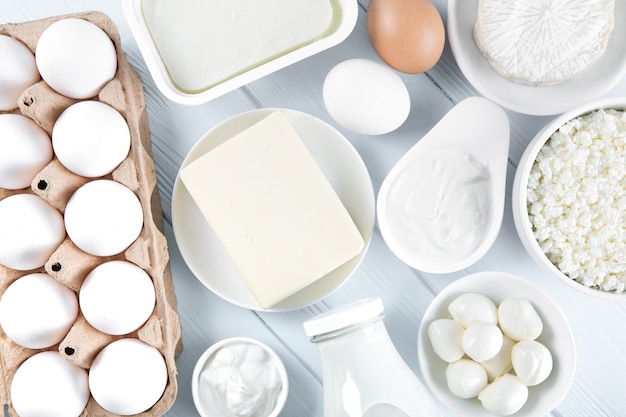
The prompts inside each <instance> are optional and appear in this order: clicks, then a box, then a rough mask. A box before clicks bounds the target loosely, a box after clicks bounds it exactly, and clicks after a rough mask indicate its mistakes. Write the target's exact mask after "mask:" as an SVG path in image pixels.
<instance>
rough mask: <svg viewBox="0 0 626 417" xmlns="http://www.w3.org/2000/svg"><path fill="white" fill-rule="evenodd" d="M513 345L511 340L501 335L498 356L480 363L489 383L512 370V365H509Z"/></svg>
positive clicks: (513, 342)
mask: <svg viewBox="0 0 626 417" xmlns="http://www.w3.org/2000/svg"><path fill="white" fill-rule="evenodd" d="M513 345H515V341H514V340H513V339H511V338H510V337H508V336H507V335H502V348H501V349H500V351H499V352H498V354H497V355H496V356H494V357H493V358H491V359H489V360H486V361H483V362H481V363H480V364H481V365H482V366H483V368H485V370H486V371H487V376H488V377H489V381H493V380H494V379H496V378H497V377H499V376H500V375H503V374H505V373H507V372H509V371H510V370H511V369H512V368H513V364H512V363H511V350H512V349H513Z"/></svg>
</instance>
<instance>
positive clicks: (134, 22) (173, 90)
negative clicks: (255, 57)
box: [122, 0, 358, 105]
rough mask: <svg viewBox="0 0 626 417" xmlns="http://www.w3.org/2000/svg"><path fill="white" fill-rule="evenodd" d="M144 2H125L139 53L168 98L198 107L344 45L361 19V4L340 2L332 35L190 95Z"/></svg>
mask: <svg viewBox="0 0 626 417" xmlns="http://www.w3.org/2000/svg"><path fill="white" fill-rule="evenodd" d="M142 2H143V1H142V0H125V1H123V2H122V4H123V8H124V15H125V17H126V20H127V21H128V24H129V26H130V29H131V32H132V34H133V37H134V38H135V41H136V42H137V45H138V46H139V50H140V51H141V54H142V55H143V58H144V60H145V62H146V65H147V67H148V70H149V71H150V74H151V75H152V78H153V79H154V82H155V83H156V86H157V88H158V89H159V90H160V91H161V93H162V94H163V95H164V96H165V97H167V98H168V99H170V100H172V101H174V102H177V103H181V104H187V105H198V104H202V103H206V102H209V101H211V100H213V99H215V98H217V97H220V96H222V95H224V94H226V93H228V92H230V91H233V90H235V89H237V88H239V87H242V86H244V85H246V84H248V83H250V82H252V81H255V80H258V79H259V78H262V77H264V76H266V75H269V74H271V73H273V72H276V71H278V70H279V69H282V68H285V67H287V66H289V65H292V64H294V63H296V62H298V61H301V60H303V59H305V58H308V57H310V56H312V55H315V54H317V53H319V52H322V51H324V50H326V49H328V48H331V47H333V46H335V45H337V44H339V43H341V42H342V41H344V40H345V39H346V38H347V37H348V35H350V33H351V32H352V30H353V29H354V26H355V24H356V20H357V16H358V4H357V2H356V0H338V4H339V6H338V9H339V10H335V13H336V16H338V19H339V22H338V23H337V24H336V25H335V24H334V25H335V28H334V30H333V31H332V32H331V33H329V34H327V35H326V36H324V37H322V38H321V39H318V40H315V41H313V42H312V43H308V44H306V45H304V46H301V47H299V48H296V49H294V50H291V51H289V52H287V53H285V54H283V55H279V56H277V57H274V58H271V59H269V60H268V61H266V62H263V63H261V64H260V65H257V66H254V67H252V68H250V69H248V70H246V71H244V72H242V73H238V74H236V75H235V74H233V76H232V77H230V78H228V79H226V80H225V81H223V82H220V83H218V84H216V85H214V86H212V87H210V88H207V89H204V90H201V91H198V92H193V93H190V92H186V91H185V90H183V89H181V88H179V87H178V86H177V85H176V83H175V82H174V81H173V80H172V77H171V76H170V74H169V72H168V70H167V67H166V65H165V63H164V62H163V59H162V58H161V55H160V54H159V50H158V48H157V45H156V44H155V42H154V41H153V38H152V36H151V35H150V31H149V29H148V25H147V23H146V19H145V17H144V14H143V11H142ZM335 18H337V17H335Z"/></svg>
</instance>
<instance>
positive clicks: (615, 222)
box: [527, 109, 626, 292]
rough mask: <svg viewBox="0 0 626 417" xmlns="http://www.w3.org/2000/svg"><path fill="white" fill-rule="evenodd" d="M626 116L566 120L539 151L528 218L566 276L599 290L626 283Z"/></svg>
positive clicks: (609, 112)
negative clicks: (624, 231) (624, 229)
mask: <svg viewBox="0 0 626 417" xmlns="http://www.w3.org/2000/svg"><path fill="white" fill-rule="evenodd" d="M625 137H626V112H624V111H623V110H613V109H604V110H597V111H594V112H591V113H589V114H586V115H583V116H580V117H577V118H575V119H574V120H570V121H569V122H567V123H565V124H564V125H563V126H561V127H560V128H559V129H558V130H557V131H556V132H554V133H553V134H552V136H551V137H550V139H549V140H548V141H547V142H546V143H545V144H544V145H543V147H542V149H541V150H540V151H539V153H538V154H537V157H536V160H535V162H534V164H533V166H532V168H531V171H530V174H529V177H528V188H527V203H528V204H527V207H528V219H529V221H530V223H531V224H532V226H533V231H534V235H535V238H536V239H537V242H538V243H539V246H540V247H541V249H542V250H543V252H544V253H545V254H546V256H547V257H548V258H549V259H550V261H551V262H552V263H553V264H554V265H555V266H557V267H558V269H559V270H560V271H561V272H563V273H564V274H565V275H567V276H569V277H570V278H571V279H573V280H575V281H578V282H580V283H581V284H583V285H585V286H588V287H593V288H599V289H601V290H604V291H614V292H623V291H624V287H625V285H626V251H625V250H624V248H625V247H626V237H625V235H624V233H623V227H624V224H626V186H625V184H626V168H625V167H626V165H625V164H624V160H625V158H626V150H625V149H626V148H625V147H624V141H625V139H624V138H625Z"/></svg>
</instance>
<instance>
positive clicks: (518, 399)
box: [478, 374, 528, 416]
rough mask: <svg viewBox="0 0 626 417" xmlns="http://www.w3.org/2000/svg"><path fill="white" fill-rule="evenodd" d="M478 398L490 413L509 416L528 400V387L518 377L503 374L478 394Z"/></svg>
mask: <svg viewBox="0 0 626 417" xmlns="http://www.w3.org/2000/svg"><path fill="white" fill-rule="evenodd" d="M478 400H479V401H480V402H481V403H482V405H483V407H485V408H486V409H487V410H488V411H490V412H491V413H493V414H495V415H498V416H510V415H511V414H515V413H517V412H518V411H519V410H521V409H522V407H523V406H524V404H526V401H527V400H528V387H527V386H526V385H524V383H523V382H522V381H520V379H519V378H518V377H516V376H515V375H512V374H504V375H502V376H500V377H498V378H496V379H495V381H493V382H492V383H490V384H489V385H487V386H486V387H485V388H484V389H483V390H482V391H481V392H480V394H478Z"/></svg>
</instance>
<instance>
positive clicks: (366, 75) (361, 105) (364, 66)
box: [322, 59, 411, 135]
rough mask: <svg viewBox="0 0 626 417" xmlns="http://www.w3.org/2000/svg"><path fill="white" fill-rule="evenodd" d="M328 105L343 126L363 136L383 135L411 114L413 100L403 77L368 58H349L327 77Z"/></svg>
mask: <svg viewBox="0 0 626 417" xmlns="http://www.w3.org/2000/svg"><path fill="white" fill-rule="evenodd" d="M322 95H323V100H324V105H325V106H326V110H327V111H328V113H329V114H330V116H331V117H332V118H333V119H334V120H335V121H336V122H337V123H339V124H340V125H342V126H343V127H345V128H347V129H350V130H352V131H354V132H357V133H361V134H363V135H382V134H384V133H389V132H391V131H393V130H395V129H397V128H398V127H400V126H401V125H402V124H403V123H404V121H405V120H406V119H407V117H408V116H409V112H410V110H411V99H410V96H409V92H408V90H407V88H406V86H405V85H404V82H403V81H402V79H401V78H400V76H399V75H398V74H397V73H396V72H394V71H393V70H392V69H391V68H389V67H388V66H386V65H383V64H381V63H379V62H375V61H371V60H367V59H349V60H346V61H343V62H340V63H339V64H337V65H336V66H335V67H334V68H332V69H331V70H330V71H329V72H328V74H327V75H326V78H325V80H324V85H323V90H322Z"/></svg>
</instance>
